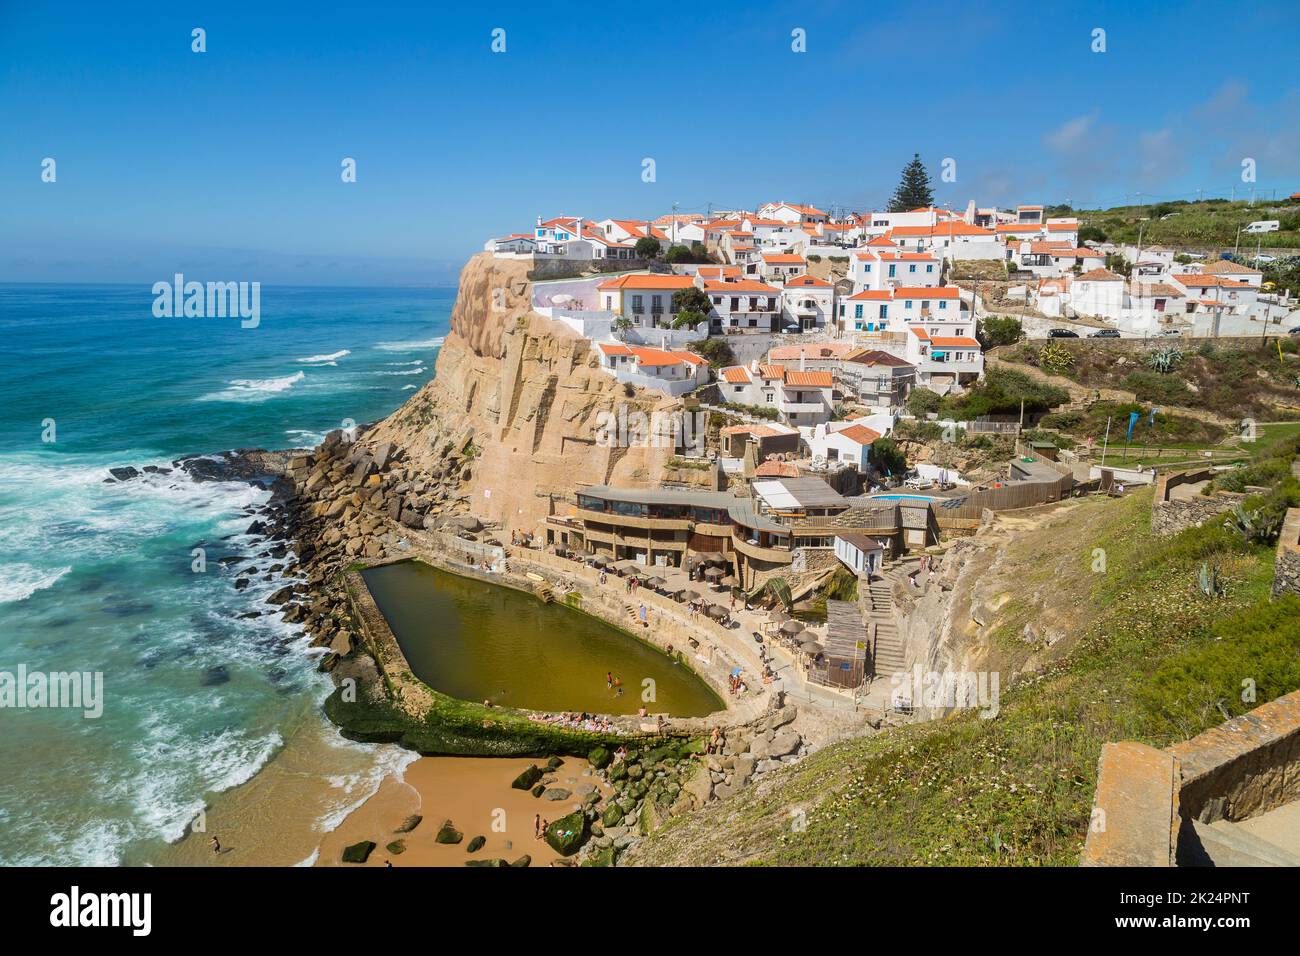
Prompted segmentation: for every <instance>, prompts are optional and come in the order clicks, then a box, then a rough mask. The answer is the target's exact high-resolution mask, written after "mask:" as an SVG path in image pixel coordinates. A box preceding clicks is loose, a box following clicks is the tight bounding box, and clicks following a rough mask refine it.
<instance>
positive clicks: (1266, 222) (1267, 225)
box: [1242, 219, 1281, 232]
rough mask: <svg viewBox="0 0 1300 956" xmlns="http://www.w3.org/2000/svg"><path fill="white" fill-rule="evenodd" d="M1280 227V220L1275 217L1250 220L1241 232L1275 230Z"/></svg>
mask: <svg viewBox="0 0 1300 956" xmlns="http://www.w3.org/2000/svg"><path fill="white" fill-rule="evenodd" d="M1280 227H1281V222H1280V221H1279V220H1277V219H1261V220H1259V222H1252V223H1251V224H1250V225H1249V226H1247V227H1246V228H1245V229H1243V230H1242V232H1277V231H1278V229H1279V228H1280Z"/></svg>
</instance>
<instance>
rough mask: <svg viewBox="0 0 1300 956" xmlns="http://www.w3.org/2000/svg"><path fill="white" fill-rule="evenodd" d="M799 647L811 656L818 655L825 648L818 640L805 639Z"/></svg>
mask: <svg viewBox="0 0 1300 956" xmlns="http://www.w3.org/2000/svg"><path fill="white" fill-rule="evenodd" d="M799 649H800V650H801V651H803V652H804V653H805V654H807V655H808V656H809V657H816V656H817V655H818V654H820V653H821V652H822V651H823V650H824V648H823V647H822V646H821V645H820V644H818V643H817V642H816V641H804V642H803V643H802V644H800V645H799Z"/></svg>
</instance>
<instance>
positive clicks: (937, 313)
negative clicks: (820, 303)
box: [836, 286, 971, 335]
mask: <svg viewBox="0 0 1300 956" xmlns="http://www.w3.org/2000/svg"><path fill="white" fill-rule="evenodd" d="M836 320H837V322H838V323H839V326H840V328H841V329H843V330H845V331H851V332H904V331H906V329H907V326H908V325H909V324H910V323H913V322H926V323H930V322H941V323H960V324H961V327H960V328H959V329H958V330H954V331H953V333H952V334H954V335H956V334H960V335H966V334H969V332H970V331H971V330H970V329H969V328H968V326H969V325H970V315H969V310H967V309H966V303H965V302H964V301H962V299H961V290H960V289H959V288H957V286H932V287H924V286H895V287H893V288H889V289H880V290H876V289H865V290H863V291H862V292H857V293H854V294H853V295H851V296H847V297H845V298H842V299H840V300H839V302H838V303H837V305H836Z"/></svg>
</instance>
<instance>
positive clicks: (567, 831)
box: [546, 810, 590, 856]
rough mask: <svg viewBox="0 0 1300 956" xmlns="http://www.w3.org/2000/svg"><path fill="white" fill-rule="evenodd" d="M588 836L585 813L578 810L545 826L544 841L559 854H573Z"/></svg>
mask: <svg viewBox="0 0 1300 956" xmlns="http://www.w3.org/2000/svg"><path fill="white" fill-rule="evenodd" d="M588 836H590V831H589V830H588V827H587V815H586V814H585V813H583V812H582V811H580V810H575V811H574V812H573V813H570V814H569V815H568V816H564V817H560V819H558V820H556V821H554V822H553V823H550V824H548V825H547V827H546V843H547V845H548V846H550V848H551V849H552V850H554V851H555V852H556V853H558V854H560V856H573V854H575V853H577V852H578V851H579V850H580V849H582V845H583V844H584V843H586V842H587V837H588Z"/></svg>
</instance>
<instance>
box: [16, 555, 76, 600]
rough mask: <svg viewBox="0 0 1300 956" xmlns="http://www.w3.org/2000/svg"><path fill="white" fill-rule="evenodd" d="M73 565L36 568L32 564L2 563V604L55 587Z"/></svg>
mask: <svg viewBox="0 0 1300 956" xmlns="http://www.w3.org/2000/svg"><path fill="white" fill-rule="evenodd" d="M71 570H72V568H71V567H63V568H34V567H32V566H31V565H30V564H0V604H7V603H8V602H10V601H26V600H27V599H28V598H29V597H31V596H32V595H33V594H35V593H36V592H37V591H44V590H45V589H46V588H48V587H53V586H54V584H55V582H56V581H58V580H59V578H61V577H63V576H64V575H65V574H67V573H68V572H69V571H71Z"/></svg>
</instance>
